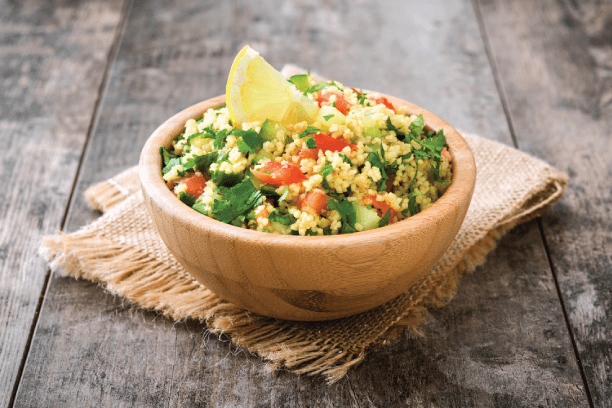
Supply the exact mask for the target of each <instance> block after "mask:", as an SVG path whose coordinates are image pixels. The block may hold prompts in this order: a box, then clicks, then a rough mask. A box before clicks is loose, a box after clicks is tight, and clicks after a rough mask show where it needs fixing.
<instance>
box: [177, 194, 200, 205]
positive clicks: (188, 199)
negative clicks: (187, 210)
mask: <svg viewBox="0 0 612 408" xmlns="http://www.w3.org/2000/svg"><path fill="white" fill-rule="evenodd" d="M178 198H179V200H181V201H182V202H184V203H185V204H187V205H188V206H190V207H192V206H193V205H194V204H195V202H196V198H195V196H194V195H191V194H189V193H186V192H184V191H183V192H181V193H179V197H178Z"/></svg>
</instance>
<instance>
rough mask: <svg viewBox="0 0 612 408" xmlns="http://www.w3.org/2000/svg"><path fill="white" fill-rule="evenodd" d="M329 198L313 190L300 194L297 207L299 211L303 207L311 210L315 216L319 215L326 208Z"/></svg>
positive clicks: (320, 191)
mask: <svg viewBox="0 0 612 408" xmlns="http://www.w3.org/2000/svg"><path fill="white" fill-rule="evenodd" d="M328 202H329V197H328V196H327V195H326V194H325V193H324V192H323V191H322V190H320V189H318V188H315V189H314V190H310V191H309V192H308V193H306V194H300V197H299V198H298V202H297V206H298V208H299V209H300V210H301V209H303V208H305V207H310V208H312V209H313V210H314V211H315V212H316V213H317V214H321V213H322V212H323V210H324V209H326V208H327V203H328Z"/></svg>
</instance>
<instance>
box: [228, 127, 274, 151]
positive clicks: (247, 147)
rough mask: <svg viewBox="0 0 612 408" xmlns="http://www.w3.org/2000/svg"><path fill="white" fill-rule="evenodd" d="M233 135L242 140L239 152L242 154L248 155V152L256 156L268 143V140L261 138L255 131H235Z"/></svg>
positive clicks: (239, 144) (239, 143)
mask: <svg viewBox="0 0 612 408" xmlns="http://www.w3.org/2000/svg"><path fill="white" fill-rule="evenodd" d="M232 133H233V134H234V135H235V136H238V137H241V138H242V140H239V141H238V150H239V151H240V153H242V154H246V153H247V152H249V153H251V154H255V153H257V150H259V149H260V148H261V147H262V146H263V144H264V143H265V142H266V139H264V138H262V137H260V136H259V135H258V134H257V132H256V131H255V129H249V130H234V131H233V132H232Z"/></svg>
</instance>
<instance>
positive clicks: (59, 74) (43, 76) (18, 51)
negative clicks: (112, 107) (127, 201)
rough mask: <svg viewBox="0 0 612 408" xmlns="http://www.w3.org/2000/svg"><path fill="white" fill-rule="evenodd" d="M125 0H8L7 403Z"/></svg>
mask: <svg viewBox="0 0 612 408" xmlns="http://www.w3.org/2000/svg"><path fill="white" fill-rule="evenodd" d="M120 15H121V1H83V2H63V1H58V2H54V3H47V2H42V1H23V2H10V1H0V95H1V97H0V140H1V141H2V144H3V148H2V155H1V156H0V180H1V181H2V186H3V188H2V190H1V191H0V225H2V232H1V233H0V304H1V305H2V307H1V308H0V361H1V362H2V363H1V365H0V366H1V369H0V406H1V407H4V406H7V404H8V403H9V400H10V398H11V395H12V394H13V387H14V384H15V381H16V379H17V376H18V372H19V369H20V365H21V362H22V358H23V356H24V350H25V348H26V344H27V342H28V338H29V335H30V328H31V326H32V321H33V319H34V317H35V313H36V309H37V305H38V301H39V296H40V295H41V291H42V289H43V286H44V282H45V275H46V274H45V270H46V268H45V265H44V263H43V262H42V260H41V259H40V258H38V256H37V253H36V252H37V249H38V245H39V242H40V238H41V237H42V236H43V235H46V234H51V233H55V232H57V231H58V230H59V228H60V223H61V222H62V219H63V217H64V213H65V208H66V205H67V204H68V199H69V195H70V192H71V189H72V186H73V182H74V179H75V176H76V171H77V168H78V163H79V159H80V156H81V152H82V149H83V145H84V143H85V140H86V136H87V130H88V128H89V125H90V121H91V116H92V113H93V110H94V106H95V104H96V101H97V97H98V91H99V88H100V84H101V82H102V79H103V76H104V71H105V67H106V64H107V59H108V53H109V50H110V49H111V46H112V43H113V39H114V37H115V29H116V27H117V24H118V23H119V19H120Z"/></svg>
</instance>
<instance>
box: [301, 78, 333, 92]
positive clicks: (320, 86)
mask: <svg viewBox="0 0 612 408" xmlns="http://www.w3.org/2000/svg"><path fill="white" fill-rule="evenodd" d="M327 84H328V83H327V82H326V81H319V82H317V83H316V84H315V85H313V86H311V87H310V88H308V89H307V90H305V91H304V95H306V94H309V93H314V92H318V91H320V90H321V89H323V88H325V87H326V86H327Z"/></svg>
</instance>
